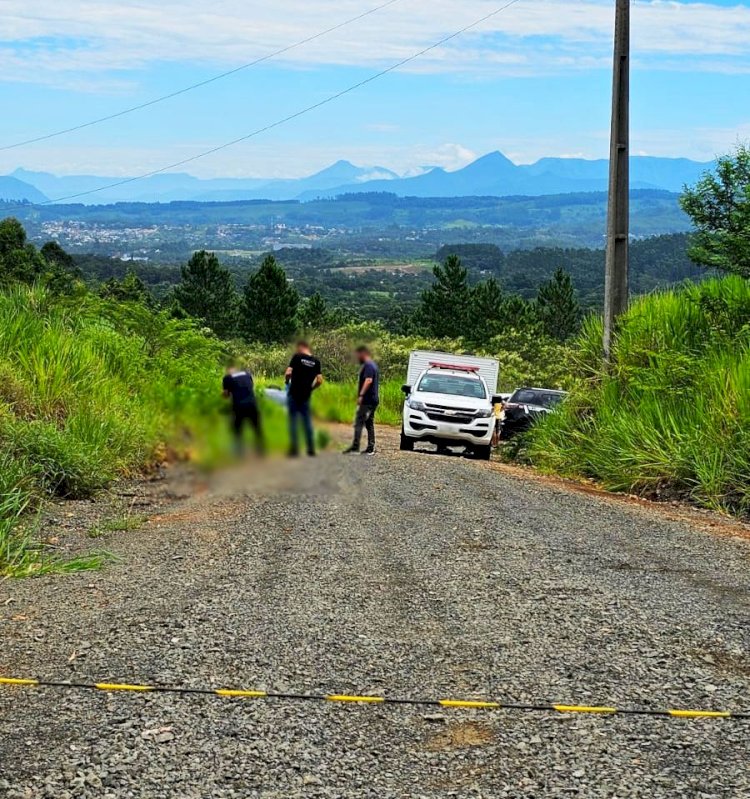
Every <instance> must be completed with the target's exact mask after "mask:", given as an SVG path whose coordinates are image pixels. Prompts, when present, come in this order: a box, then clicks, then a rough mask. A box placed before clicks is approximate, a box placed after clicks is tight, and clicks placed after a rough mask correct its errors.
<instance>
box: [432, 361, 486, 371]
mask: <svg viewBox="0 0 750 799" xmlns="http://www.w3.org/2000/svg"><path fill="white" fill-rule="evenodd" d="M430 369H453V370H454V371H456V372H475V373H476V372H478V371H479V367H478V366H466V365H465V364H459V363H439V362H437V361H432V362H430Z"/></svg>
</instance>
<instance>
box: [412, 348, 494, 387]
mask: <svg viewBox="0 0 750 799" xmlns="http://www.w3.org/2000/svg"><path fill="white" fill-rule="evenodd" d="M435 364H439V365H440V366H443V367H450V366H459V367H463V368H466V367H467V366H468V367H474V368H475V369H476V371H477V373H478V374H479V375H481V377H483V378H484V382H485V383H486V384H487V389H488V390H489V392H490V394H494V393H495V392H496V391H497V377H498V372H499V371H500V364H499V362H498V361H496V360H495V359H494V358H478V357H477V356H476V355H454V354H453V353H452V352H431V351H429V350H413V351H412V352H411V353H410V354H409V369H408V371H407V373H406V385H408V386H411V387H412V389H414V388H416V385H415V384H416V382H417V380H418V379H419V376H420V375H421V374H422V372H424V371H425V369H429V368H430V366H433V365H435Z"/></svg>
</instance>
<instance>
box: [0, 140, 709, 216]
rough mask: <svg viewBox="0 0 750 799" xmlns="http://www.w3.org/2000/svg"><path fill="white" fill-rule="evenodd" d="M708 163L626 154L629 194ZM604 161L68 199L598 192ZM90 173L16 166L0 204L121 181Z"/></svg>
mask: <svg viewBox="0 0 750 799" xmlns="http://www.w3.org/2000/svg"><path fill="white" fill-rule="evenodd" d="M711 166H712V164H711V162H707V163H701V162H698V161H690V160H688V159H687V158H655V157H650V156H633V157H632V158H631V159H630V169H631V186H632V188H634V189H662V190H666V191H672V192H677V191H681V189H682V187H683V186H684V185H685V184H690V183H694V182H695V181H696V180H697V179H698V178H699V177H700V175H701V174H702V173H703V172H705V171H706V170H707V169H709V168H710V167H711ZM607 171H608V167H607V161H606V160H604V159H600V160H594V161H588V160H585V159H583V158H542V159H540V160H539V161H537V162H536V163H533V164H522V165H519V164H514V163H513V162H512V161H511V160H510V159H509V158H506V156H504V155H503V154H502V153H500V152H492V153H488V154H487V155H484V156H482V157H481V158H478V159H477V160H476V161H473V162H472V163H470V164H468V165H467V166H465V167H463V168H462V169H457V170H455V171H452V172H448V171H447V170H445V169H443V168H442V167H434V168H431V169H429V170H427V171H425V172H424V173H422V174H420V175H416V176H414V177H399V176H398V175H397V174H396V173H395V172H392V171H391V170H389V169H386V168H385V167H359V166H355V165H354V164H351V163H349V161H337V162H336V163H335V164H332V165H331V166H329V167H327V168H326V169H323V170H322V171H320V172H316V173H315V174H314V175H310V176H309V177H304V178H297V179H288V180H270V179H265V178H213V179H207V180H202V179H200V178H196V177H193V176H192V175H187V174H183V173H165V174H163V175H155V176H154V177H151V178H146V179H144V180H138V181H134V182H131V183H125V184H124V185H122V186H116V187H114V188H109V189H102V190H101V191H99V192H97V193H96V194H91V195H88V196H86V197H81V198H80V199H79V200H74V201H72V202H81V203H84V204H103V203H113V202H172V201H175V200H192V201H198V202H217V201H224V202H226V201H233V200H313V199H317V198H326V197H336V196H338V195H341V194H357V193H361V192H390V193H392V194H396V195H398V196H401V197H477V196H480V197H481V196H497V197H509V196H514V195H522V196H531V197H535V196H542V195H546V194H568V193H573V192H589V191H605V190H606V189H607ZM124 179H125V178H123V177H119V178H118V177H102V176H96V175H65V176H57V175H52V174H50V173H48V172H29V171H27V170H25V169H17V170H16V171H15V172H13V173H12V174H11V175H8V176H6V177H0V199H5V200H23V199H26V200H29V201H30V202H43V201H44V200H46V199H48V198H49V199H51V200H53V201H54V200H56V199H57V198H62V197H67V196H70V195H72V194H78V193H80V192H86V191H91V190H92V189H98V188H100V187H103V186H106V185H108V184H111V183H116V182H118V181H121V180H124Z"/></svg>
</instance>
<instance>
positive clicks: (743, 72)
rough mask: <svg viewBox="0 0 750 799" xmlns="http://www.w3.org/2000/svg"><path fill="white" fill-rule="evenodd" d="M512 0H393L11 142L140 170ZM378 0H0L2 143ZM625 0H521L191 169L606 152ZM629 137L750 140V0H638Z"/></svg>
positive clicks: (33, 151) (74, 159)
mask: <svg viewBox="0 0 750 799" xmlns="http://www.w3.org/2000/svg"><path fill="white" fill-rule="evenodd" d="M501 2H502V0H460V2H459V0H430V1H429V2H425V0H398V1H397V2H395V3H394V4H393V5H391V6H390V7H388V8H386V9H383V10H381V11H379V12H377V13H375V14H372V15H370V16H368V17H366V18H365V19H362V20H360V21H358V22H356V23H353V24H352V25H350V26H348V27H346V28H343V29H341V30H338V31H336V32H335V33H332V34H330V35H329V36H326V37H324V38H322V39H319V40H317V41H315V42H312V43H310V44H308V45H304V46H302V47H300V48H298V49H296V50H294V51H293V52H292V53H288V54H286V55H285V56H284V57H283V58H278V59H274V60H273V61H270V62H266V63H265V64H263V65H262V66H259V67H256V68H253V69H249V70H245V71H244V72H241V73H238V74H236V75H233V76H231V77H229V78H227V79H225V80H223V81H220V82H217V83H214V84H212V85H210V86H208V87H205V88H202V89H198V90H196V91H194V92H190V93H188V94H185V95H183V96H181V97H179V98H176V99H174V100H170V101H167V102H165V103H163V104H160V105H158V106H154V107H152V108H149V109H147V110H145V111H142V112H138V113H134V114H132V115H129V116H127V117H123V118H121V119H119V120H116V121H114V122H110V123H105V124H102V125H98V126H96V127H93V128H90V129H88V130H85V131H81V132H78V133H76V134H72V135H69V136H64V137H60V138H57V139H54V140H51V141H48V142H43V143H39V144H36V145H30V146H27V147H23V148H19V149H15V150H7V151H4V152H0V173H7V172H10V171H12V170H13V169H15V168H16V167H18V166H23V167H25V168H28V169H43V170H48V171H52V172H57V173H61V174H62V173H67V174H69V173H83V172H86V173H97V174H108V175H117V176H119V175H131V174H136V173H140V172H145V171H148V170H150V169H155V168H159V167H161V166H163V165H165V164H168V163H171V162H174V161H177V160H180V159H181V158H185V157H190V156H192V155H194V154H196V153H198V152H200V151H201V150H204V149H208V148H210V147H213V146H215V145H217V144H220V143H222V142H224V141H227V140H229V139H233V138H236V137H238V136H242V135H243V134H245V133H247V132H249V131H251V130H254V129H255V128H258V127H260V126H262V125H265V124H268V123H270V122H273V121H274V120H276V119H278V118H280V117H283V116H285V115H287V114H289V113H293V112H295V111H297V110H298V109H300V108H302V107H304V106H307V105H309V104H311V103H314V102H317V101H319V100H321V99H322V98H324V97H326V96H327V95H329V94H332V93H334V92H337V91H339V90H341V89H342V88H345V87H346V86H348V85H351V84H353V83H355V82H357V81H359V80H362V79H363V78H365V77H367V76H368V75H370V74H371V73H373V72H377V71H378V70H379V69H382V68H383V67H385V66H388V65H389V64H391V63H394V62H396V61H398V60H400V59H401V58H404V57H405V56H407V55H410V54H411V53H413V52H415V51H417V50H419V49H421V48H422V47H425V46H426V45H428V44H430V43H431V42H433V41H436V40H438V39H440V38H441V37H443V36H445V35H446V34H447V33H450V32H452V31H454V30H457V29H458V28H461V27H463V26H464V25H466V24H468V23H470V22H472V21H473V20H475V19H477V18H479V17H481V16H482V15H483V14H486V13H488V12H489V11H491V10H492V9H493V8H495V7H497V6H498V5H500V4H501ZM375 5H378V0H336V2H334V1H333V0H276V2H275V3H274V4H269V3H262V2H259V0H213V2H211V3H210V4H207V3H205V2H204V0H200V1H199V0H179V2H178V0H161V2H157V1H156V0H121V2H118V3H104V2H94V0H57V2H55V3H50V2H49V0H3V17H4V24H3V28H2V31H1V32H0V108H2V109H3V113H2V117H3V125H2V126H1V128H0V130H1V132H0V145H4V144H10V143H13V142H14V141H17V140H19V139H26V138H29V137H33V136H36V135H42V134H44V133H47V132H49V131H51V130H55V129H58V128H62V127H67V126H70V125H75V124H77V123H80V122H84V121H87V120H89V119H91V118H93V117H98V116H102V115H105V114H108V113H113V112H116V111H119V110H120V109H122V108H124V107H127V106H130V105H133V104H136V103H138V102H142V101H145V100H149V99H151V98H152V97H154V96H158V95H160V94H163V93H166V92H169V91H173V90H175V89H178V88H181V87H182V86H184V85H187V84H190V83H193V82H196V81H199V80H202V79H205V78H207V77H210V76H212V75H213V74H215V73H217V72H221V71H224V70H226V69H231V68H233V67H236V66H238V65H239V64H242V63H245V62H247V61H250V60H252V59H254V58H257V57H259V56H262V55H265V54H266V53H268V52H270V51H272V50H275V49H278V48H280V47H283V46H285V45H287V44H290V43H292V42H294V41H296V40H299V39H301V38H304V37H306V36H309V35H310V34H311V33H315V32H317V31H319V30H322V29H325V28H327V27H330V26H331V25H335V24H337V23H339V22H341V21H343V20H345V19H347V18H349V17H353V16H355V15H357V14H358V13H361V12H363V11H366V10H367V9H369V8H372V7H374V6H375ZM612 20H613V2H612V1H611V0H609V1H608V2H602V0H585V2H572V0H520V2H518V3H517V4H516V5H514V6H512V7H511V8H509V9H507V10H506V11H504V12H502V13H501V14H499V15H498V16H496V17H495V18H493V19H492V20H491V21H488V22H487V23H485V24H484V25H482V26H481V27H479V28H477V29H475V30H474V31H472V32H471V33H469V34H466V35H465V36H462V37H460V38H458V39H455V40H453V41H452V42H451V43H450V44H448V45H446V46H445V47H442V48H440V49H438V50H436V51H433V52H432V53H430V54H429V55H427V56H426V57H425V58H424V59H421V60H419V61H416V62H413V63H412V64H410V65H409V66H408V67H406V68H404V69H403V70H400V71H398V72H396V73H391V74H389V75H387V76H385V77H384V78H382V79H380V80H378V81H376V82H374V83H371V84H368V85H367V86H366V87H364V88H362V89H361V90H359V91H357V92H355V93H352V94H349V95H347V96H346V97H344V98H341V99H340V100H337V101H335V102H333V103H331V104H329V105H327V106H326V107H325V108H322V109H319V110H316V111H314V112H312V113H310V114H308V115H306V116H304V117H302V118H299V119H297V120H295V121H293V122H291V123H290V124H288V125H286V126H284V127H281V128H277V129H275V130H273V131H270V132H268V133H266V134H263V135H262V136H259V137H258V138H256V139H253V140H252V141H250V142H246V143H243V144H240V145H238V146H236V147H234V148H231V149H228V150H225V151H223V152H222V153H219V154H217V155H215V156H211V157H208V158H205V159H202V160H200V161H196V162H194V163H193V164H191V165H190V167H189V169H188V170H187V171H190V172H191V173H193V174H196V175H199V176H203V177H209V176H219V175H221V176H238V177H239V176H264V177H276V176H278V177H291V176H298V175H303V174H308V173H311V172H313V171H316V170H317V169H320V168H322V167H324V166H326V165H327V164H329V163H331V162H332V161H334V160H336V159H338V158H348V159H349V160H351V161H353V162H355V163H358V164H362V165H382V166H386V167H389V168H392V169H394V170H395V171H397V172H399V173H413V172H416V171H419V170H420V169H421V168H422V167H424V166H429V165H435V164H439V165H442V166H445V167H447V168H451V169H452V168H456V167H459V166H461V165H463V164H465V163H467V162H468V161H470V160H472V159H473V158H474V157H475V156H477V155H481V154H483V153H485V152H488V151H490V150H494V149H499V150H502V151H503V152H504V153H505V154H506V155H508V156H509V157H511V158H513V159H514V160H515V161H517V162H530V161H534V160H536V159H537V158H539V157H542V156H545V155H554V156H582V157H586V158H600V157H605V156H606V153H607V138H608V125H609V94H610V65H611V48H612ZM632 102H633V105H632V146H633V151H634V152H636V153H643V154H649V155H667V156H686V157H690V158H695V159H699V160H710V159H711V158H712V157H713V156H715V155H716V154H717V153H720V152H724V151H726V150H728V149H731V147H732V146H733V145H734V144H735V143H736V142H737V141H739V140H747V139H750V2H745V3H737V2H730V1H729V0H716V2H712V3H697V2H667V1H666V0H656V1H655V2H641V1H640V0H638V1H637V2H635V1H634V6H633V73H632Z"/></svg>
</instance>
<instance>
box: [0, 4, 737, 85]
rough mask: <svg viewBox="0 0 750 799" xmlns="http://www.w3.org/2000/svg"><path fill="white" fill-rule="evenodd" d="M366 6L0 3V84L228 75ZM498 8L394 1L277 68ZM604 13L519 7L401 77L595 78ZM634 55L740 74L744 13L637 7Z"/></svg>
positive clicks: (392, 42) (373, 60)
mask: <svg viewBox="0 0 750 799" xmlns="http://www.w3.org/2000/svg"><path fill="white" fill-rule="evenodd" d="M372 2H374V0H370V2H367V0H336V2H333V0H277V2H276V3H254V4H253V7H252V8H249V7H248V4H247V2H244V0H214V2H212V3H211V4H210V5H209V4H206V3H205V2H204V0H122V1H121V2H118V3H102V2H100V0H66V2H64V3H62V2H57V3H50V2H49V0H4V2H3V17H4V21H3V27H4V30H3V38H2V41H0V80H4V81H30V82H43V83H50V84H53V85H60V84H61V83H62V82H64V81H71V82H73V81H83V80H85V79H86V78H87V77H88V79H89V80H94V83H93V85H92V88H93V89H98V87H99V85H100V84H101V81H102V72H103V71H105V72H106V71H113V70H135V71H137V70H143V69H146V68H147V67H149V66H151V65H153V64H155V63H159V62H185V61H189V62H192V63H195V64H200V65H204V66H230V67H231V66H236V65H238V64H240V63H243V62H246V61H248V60H252V59H253V58H256V57H258V56H262V55H265V54H267V53H268V52H271V51H273V50H275V49H278V48H280V47H283V46H285V45H287V44H289V43H291V42H294V41H295V40H298V39H301V38H304V37H305V36H309V35H310V34H311V33H313V32H316V31H319V30H322V29H324V28H326V27H328V26H330V25H333V24H336V23H338V22H341V21H343V20H344V19H347V18H348V17H353V16H355V15H357V14H358V13H361V12H362V11H364V10H366V9H367V8H368V7H371V6H370V3H372ZM498 2H499V0H463V2H462V3H459V4H457V3H456V2H455V0H431V2H430V3H429V7H428V6H427V4H425V3H421V2H418V0H401V1H400V2H398V3H396V4H395V5H393V6H390V7H389V8H387V9H384V10H382V11H379V12H377V13H375V14H372V15H371V16H369V17H367V18H365V19H363V20H360V21H359V22H357V23H354V24H352V25H351V26H348V27H346V28H343V29H341V30H339V31H336V32H335V33H333V34H330V35H328V36H326V37H324V38H322V39H319V40H317V41H315V42H312V43H310V44H307V45H304V46H303V47H301V48H299V49H297V50H294V51H293V52H292V53H289V54H287V55H286V56H284V61H283V62H281V61H280V62H279V63H286V64H287V65H288V66H292V67H300V66H304V67H310V66H318V65H323V64H327V65H330V64H334V65H356V66H373V67H376V66H382V65H384V64H387V63H389V62H393V61H397V60H399V59H401V58H404V57H406V56H408V55H410V54H411V53H413V52H415V51H417V50H419V49H420V48H422V47H425V46H426V45H428V44H430V43H431V42H433V41H435V40H438V39H440V38H441V37H442V36H444V35H446V34H447V33H449V32H451V31H454V30H457V29H458V28H460V27H462V26H463V25H466V24H467V23H469V22H471V21H473V20H474V19H477V18H479V17H480V16H482V15H483V14H486V13H488V12H489V11H490V10H492V9H493V8H494V7H497V4H498ZM612 6H613V4H612V3H611V2H609V1H608V0H583V1H582V2H573V1H572V0H521V2H519V3H518V4H516V5H514V6H512V7H511V8H509V9H507V10H506V11H504V12H502V13H500V14H498V15H497V16H496V17H494V18H493V19H492V20H489V21H488V22H486V23H484V24H483V25H482V26H481V27H479V28H477V29H476V30H474V31H472V32H471V33H468V34H466V35H464V36H462V37H460V38H458V39H456V40H454V41H453V42H451V43H450V44H448V45H446V46H445V47H443V48H440V49H437V50H435V51H433V52H431V53H429V54H428V55H426V56H425V57H424V58H423V59H420V60H419V61H418V62H415V63H414V64H413V65H411V67H410V68H412V69H414V70H418V71H440V72H456V73H460V74H461V75H462V76H467V75H480V76H481V75H495V74H503V75H504V74H507V75H517V74H536V73H546V72H548V71H551V70H554V71H561V70H573V69H588V68H592V67H594V68H597V67H606V66H608V64H609V61H610V58H611V39H612V15H613V8H612ZM532 37H533V38H532ZM633 46H634V56H635V59H636V63H642V64H645V65H649V64H654V63H655V62H656V60H659V63H660V65H662V59H665V58H666V59H667V60H666V61H664V62H663V65H664V66H666V68H671V69H712V70H716V71H722V70H726V71H742V72H750V7H749V6H747V5H739V4H738V5H736V6H723V5H712V4H709V3H704V2H696V3H688V2H673V1H672V0H637V1H636V2H635V4H634V7H633ZM696 54H698V55H696ZM92 76H93V77H92ZM74 85H75V84H74ZM82 85H84V86H85V85H86V84H85V83H84V84H82ZM116 88H122V86H119V87H116Z"/></svg>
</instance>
